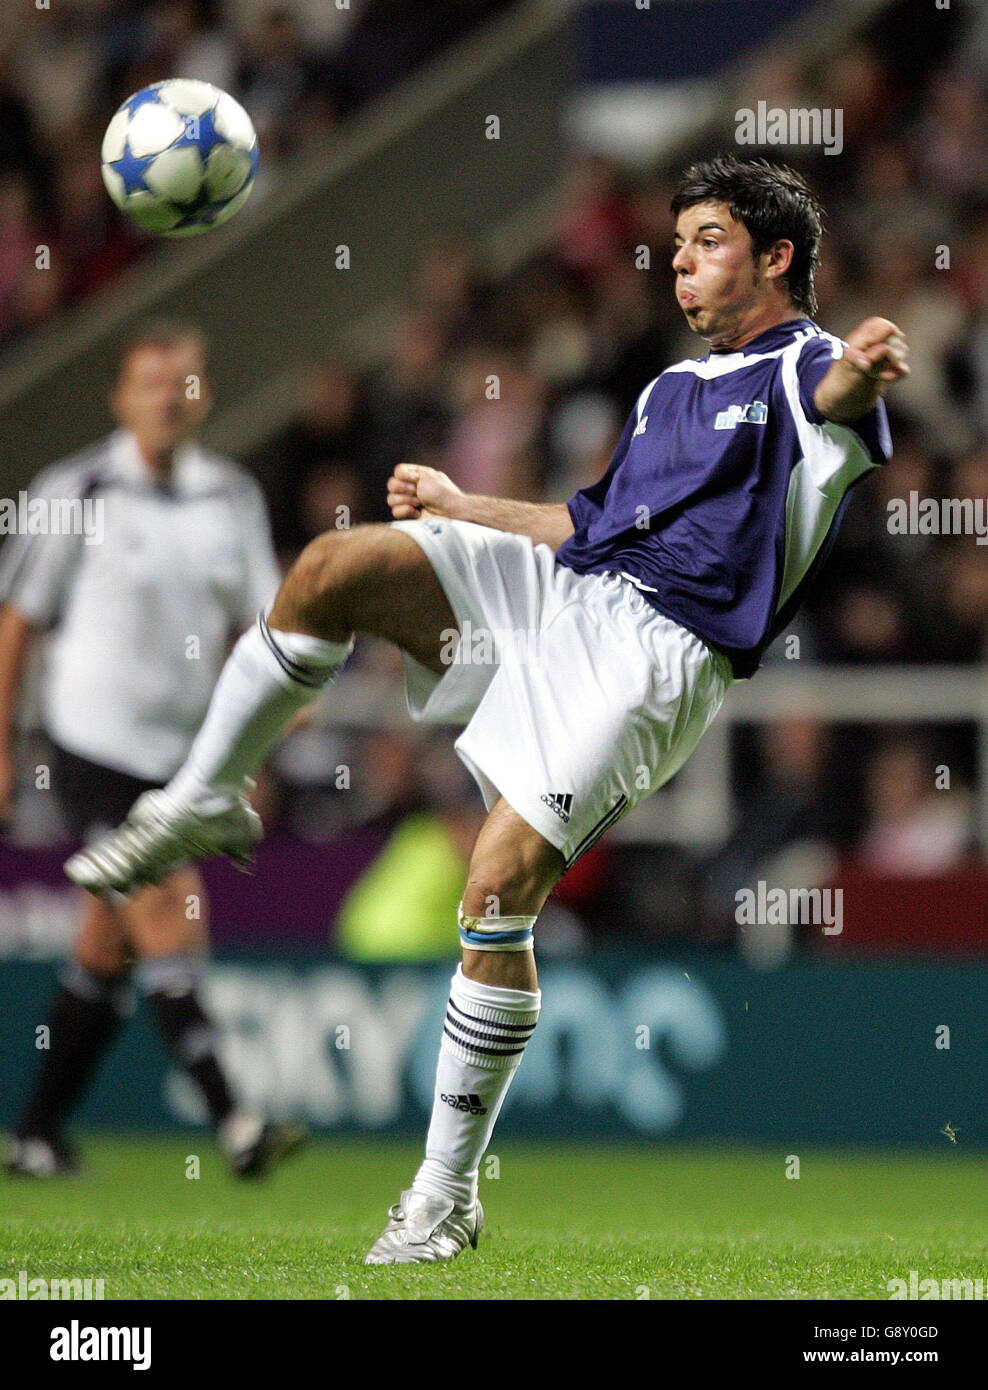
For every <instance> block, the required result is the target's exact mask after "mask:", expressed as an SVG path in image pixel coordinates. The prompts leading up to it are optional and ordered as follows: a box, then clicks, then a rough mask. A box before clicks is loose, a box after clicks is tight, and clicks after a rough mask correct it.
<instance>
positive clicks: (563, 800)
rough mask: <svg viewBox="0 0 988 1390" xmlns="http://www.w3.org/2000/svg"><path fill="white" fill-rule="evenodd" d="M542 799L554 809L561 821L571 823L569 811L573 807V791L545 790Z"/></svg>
mask: <svg viewBox="0 0 988 1390" xmlns="http://www.w3.org/2000/svg"><path fill="white" fill-rule="evenodd" d="M542 800H543V801H544V802H545V804H546V805H547V806H548V808H549V810H550V811H554V812H555V813H556V815H557V816H558V817H559V819H560V820H561V821H563V822H564V823H565V824H568V823H569V813H570V811H572V809H573V793H572V792H545V793H543V796H542Z"/></svg>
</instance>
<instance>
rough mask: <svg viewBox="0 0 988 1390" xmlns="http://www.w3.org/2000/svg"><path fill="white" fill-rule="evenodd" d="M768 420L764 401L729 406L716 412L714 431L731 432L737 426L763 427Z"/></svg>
mask: <svg viewBox="0 0 988 1390" xmlns="http://www.w3.org/2000/svg"><path fill="white" fill-rule="evenodd" d="M767 419H768V406H767V405H766V404H765V402H764V401H752V402H751V404H750V405H729V406H728V407H727V409H726V410H721V411H718V413H717V419H716V420H715V422H714V429H715V430H733V429H736V428H737V426H738V425H764V423H765V421H766V420H767Z"/></svg>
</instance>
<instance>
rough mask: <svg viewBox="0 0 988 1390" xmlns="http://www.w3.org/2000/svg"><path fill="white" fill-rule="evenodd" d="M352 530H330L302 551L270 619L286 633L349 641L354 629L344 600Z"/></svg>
mask: <svg viewBox="0 0 988 1390" xmlns="http://www.w3.org/2000/svg"><path fill="white" fill-rule="evenodd" d="M352 550H353V545H352V533H351V532H349V531H326V532H324V533H323V535H321V536H317V537H316V538H315V540H313V541H310V542H309V544H308V545H307V546H306V547H305V549H304V550H303V551H302V553H301V555H300V556H299V557H298V559H297V560H296V561H295V563H294V565H293V566H292V567H291V569H290V570H289V572H288V574H287V575H286V576H285V581H284V583H283V584H282V586H281V589H280V590H279V591H278V597H277V598H276V599H275V602H274V607H273V608H272V609H271V615H270V622H271V626H272V627H273V628H280V629H281V630H283V631H285V632H307V633H310V634H311V635H312V636H314V637H324V638H326V639H327V640H329V641H345V640H346V638H347V637H348V636H349V635H350V631H351V630H352V628H351V626H350V625H348V623H347V620H346V614H345V612H343V611H342V605H341V599H342V597H343V594H344V592H345V590H346V587H347V579H348V576H349V571H350V570H352V568H353V563H352V556H351V554H350V552H351V551H352Z"/></svg>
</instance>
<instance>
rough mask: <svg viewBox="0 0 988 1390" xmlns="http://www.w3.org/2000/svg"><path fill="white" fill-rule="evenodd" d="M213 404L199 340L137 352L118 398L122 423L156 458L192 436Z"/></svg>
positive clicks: (124, 371) (127, 365)
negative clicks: (197, 341) (198, 344)
mask: <svg viewBox="0 0 988 1390" xmlns="http://www.w3.org/2000/svg"><path fill="white" fill-rule="evenodd" d="M209 404H210V395H209V389H208V386H207V384H206V380H205V374H204V363H203V360H202V354H201V352H200V350H199V348H198V346H197V345H196V344H195V343H194V342H188V343H180V344H176V346H174V347H155V346H153V345H148V346H146V347H139V348H136V349H135V350H134V351H133V352H132V353H131V354H130V356H129V357H128V358H127V361H126V362H125V363H124V366H123V369H122V371H121V373H120V379H119V381H118V382H117V386H116V390H115V391H114V394H113V407H114V411H115V414H116V417H117V419H118V420H119V421H120V423H121V424H122V425H123V426H124V427H125V428H126V429H129V430H132V431H133V433H134V434H135V435H136V436H137V441H138V443H139V444H140V446H141V449H142V451H143V452H144V454H145V455H146V456H147V457H148V458H150V459H158V458H163V457H166V456H167V455H169V454H170V453H171V451H172V450H173V449H175V448H177V446H178V445H179V444H182V443H184V442H185V441H186V440H188V439H190V438H192V436H193V435H194V434H195V432H196V430H197V429H198V427H199V425H200V423H201V422H202V420H203V418H204V416H205V414H206V412H207V410H208V409H209Z"/></svg>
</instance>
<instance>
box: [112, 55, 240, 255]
mask: <svg viewBox="0 0 988 1390" xmlns="http://www.w3.org/2000/svg"><path fill="white" fill-rule="evenodd" d="M101 158H102V161H103V182H104V183H105V184H106V187H107V192H108V193H109V195H110V197H111V198H112V199H113V201H114V202H115V203H116V205H117V207H118V208H120V209H121V211H122V212H125V213H126V214H127V216H128V217H131V218H133V220H134V221H135V222H136V223H137V224H138V226H139V227H143V228H144V230H145V231H146V232H157V233H159V234H160V235H161V236H196V235H198V234H199V233H200V232H208V231H209V230H210V228H211V227H218V226H219V225H220V224H221V223H223V222H227V221H229V219H230V218H231V217H232V216H233V214H234V213H235V212H237V211H239V209H240V208H242V207H243V205H244V203H245V202H246V201H247V199H248V197H249V196H250V190H251V187H252V185H253V183H254V176H255V174H256V173H257V135H256V133H255V131H254V127H253V125H252V124H251V119H250V117H249V116H248V115H247V112H246V111H245V110H244V108H243V107H242V106H241V105H240V104H239V103H238V102H236V101H234V99H233V97H231V96H228V95H227V93H226V92H221V91H220V89H219V88H218V87H213V86H212V85H211V84H210V83H209V82H194V81H191V80H187V79H184V78H173V79H172V80H171V81H168V82H155V84H154V85H153V86H151V87H143V88H142V89H141V91H139V92H135V93H134V95H133V96H132V97H128V98H127V100H126V101H125V102H124V103H123V105H122V106H121V107H120V109H119V110H118V111H117V113H116V115H115V116H114V117H113V120H112V121H111V122H110V124H109V125H108V126H107V129H106V134H105V135H104V137H103V148H102V152H101Z"/></svg>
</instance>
